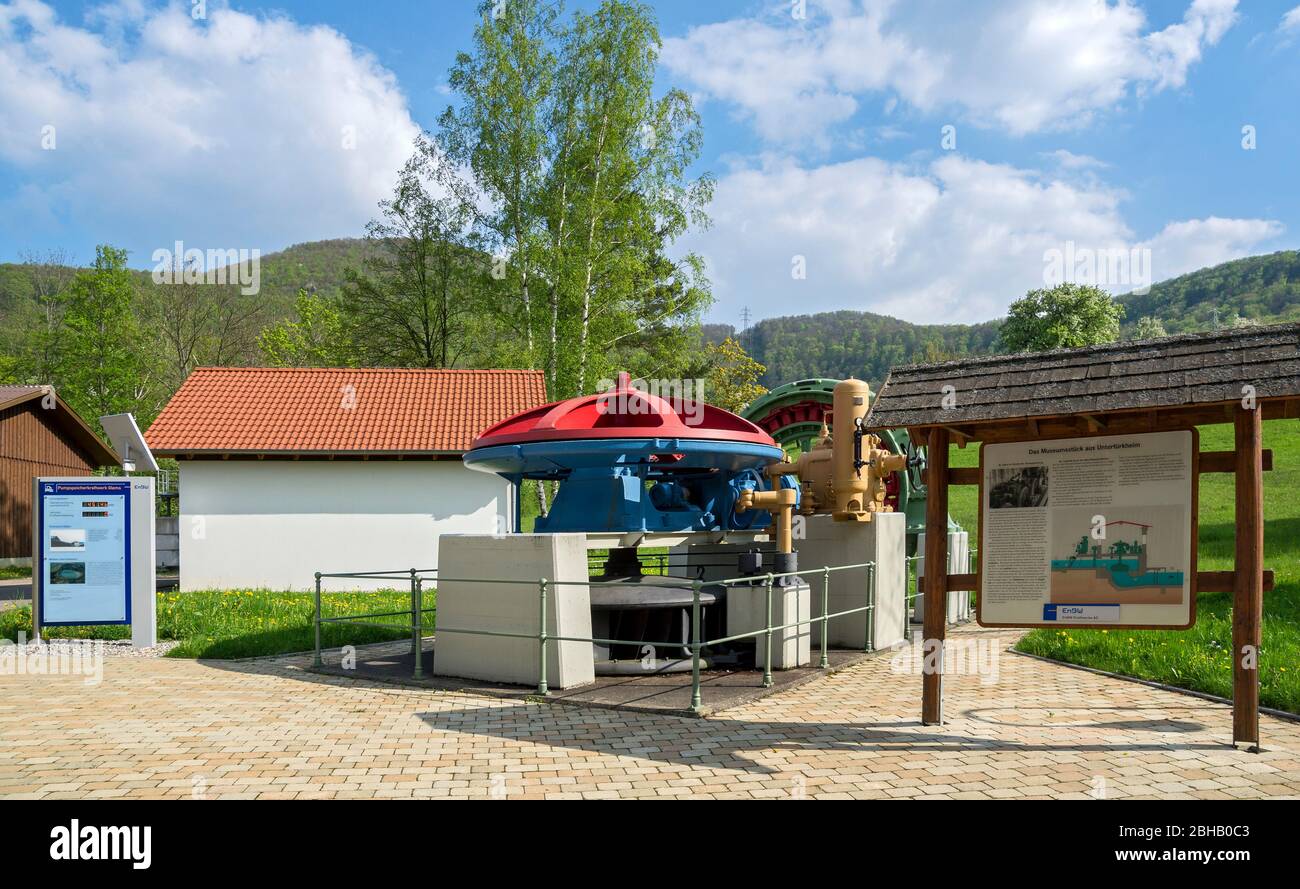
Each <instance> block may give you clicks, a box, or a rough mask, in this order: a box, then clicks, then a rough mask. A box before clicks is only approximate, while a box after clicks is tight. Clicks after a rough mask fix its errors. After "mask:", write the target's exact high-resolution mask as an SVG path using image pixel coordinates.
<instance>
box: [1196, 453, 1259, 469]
mask: <svg viewBox="0 0 1300 889" xmlns="http://www.w3.org/2000/svg"><path fill="white" fill-rule="evenodd" d="M1260 456H1261V458H1262V465H1263V467H1264V471H1265V472H1272V471H1273V449H1272V448H1265V449H1264V450H1263V451H1262V452H1261V453H1260ZM1196 471H1197V472H1236V471H1237V452H1236V451H1201V454H1200V457H1199V458H1198V459H1197V463H1196Z"/></svg>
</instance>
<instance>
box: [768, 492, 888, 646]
mask: <svg viewBox="0 0 1300 889" xmlns="http://www.w3.org/2000/svg"><path fill="white" fill-rule="evenodd" d="M802 522H803V533H802V535H801V536H798V537H797V538H796V539H795V541H794V545H795V549H796V550H797V551H798V553H799V574H800V576H801V577H802V578H803V579H804V580H805V581H806V582H807V583H808V584H809V585H810V586H811V588H812V590H811V599H812V614H813V616H814V617H820V616H821V614H822V613H823V612H822V587H823V583H824V575H823V572H822V571H821V569H822V568H823V567H826V566H830V567H835V566H837V565H855V564H859V563H862V562H875V563H876V571H875V574H876V577H875V581H876V607H875V610H874V612H873V614H872V619H871V623H872V642H873V646H872V647H873V648H875V649H881V648H890V647H892V646H894V645H897V644H899V643H900V642H903V641H905V639H906V638H907V599H906V597H907V517H906V516H904V515H903V514H902V513H878V514H876V515H875V516H873V517H872V519H871V521H870V522H837V521H835V520H834V519H833V518H831V517H830V516H829V515H814V516H807V517H802ZM796 530H797V527H796ZM867 588H868V577H867V569H865V568H855V569H852V570H848V571H832V572H831V573H830V591H829V596H828V600H829V601H828V605H827V607H828V610H829V612H830V613H831V614H835V613H836V612H839V611H847V610H849V609H852V608H861V607H863V606H864V605H866V604H867ZM866 640H867V615H866V614H865V613H863V612H859V613H856V614H850V615H846V616H844V617H837V618H832V619H831V621H830V631H829V636H828V639H827V644H828V645H829V646H830V647H832V648H859V649H860V648H865V647H866ZM812 642H813V644H814V645H820V644H821V627H820V625H819V624H816V625H813V628H812Z"/></svg>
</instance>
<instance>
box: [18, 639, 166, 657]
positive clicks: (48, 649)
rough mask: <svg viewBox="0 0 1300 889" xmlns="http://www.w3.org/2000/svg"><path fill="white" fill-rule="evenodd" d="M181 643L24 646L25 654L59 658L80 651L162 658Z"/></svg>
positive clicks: (94, 642)
mask: <svg viewBox="0 0 1300 889" xmlns="http://www.w3.org/2000/svg"><path fill="white" fill-rule="evenodd" d="M177 645H180V643H179V642H177V641H175V640H168V641H165V642H159V643H158V644H157V645H154V646H152V647H150V648H136V647H135V646H133V645H132V644H131V640H130V639H107V640H106V639H50V640H45V641H41V642H28V643H27V644H26V645H24V646H23V651H24V654H29V655H30V654H35V653H36V652H37V651H38V650H42V651H44V652H45V653H46V654H48V655H51V656H54V657H59V656H61V655H66V654H71V653H72V652H73V651H74V650H78V649H79V650H80V652H81V654H82V655H83V656H84V655H85V654H88V653H89V654H101V655H103V656H104V657H162V656H163V655H165V654H167V652H169V651H171V650H172V649H173V648H175V647H176V646H177Z"/></svg>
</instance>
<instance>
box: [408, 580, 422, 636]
mask: <svg viewBox="0 0 1300 889" xmlns="http://www.w3.org/2000/svg"><path fill="white" fill-rule="evenodd" d="M410 574H411V654H412V656H415V657H418V656H419V650H420V640H419V639H418V638H417V637H416V636H415V608H416V602H415V569H414V568H412V569H410Z"/></svg>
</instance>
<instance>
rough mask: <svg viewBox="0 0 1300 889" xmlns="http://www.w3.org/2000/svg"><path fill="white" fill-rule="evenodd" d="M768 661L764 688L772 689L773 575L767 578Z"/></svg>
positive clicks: (764, 672)
mask: <svg viewBox="0 0 1300 889" xmlns="http://www.w3.org/2000/svg"><path fill="white" fill-rule="evenodd" d="M766 645H767V659H766V660H765V661H764V662H763V688H771V687H772V575H770V574H769V575H768V576H767V631H766Z"/></svg>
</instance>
